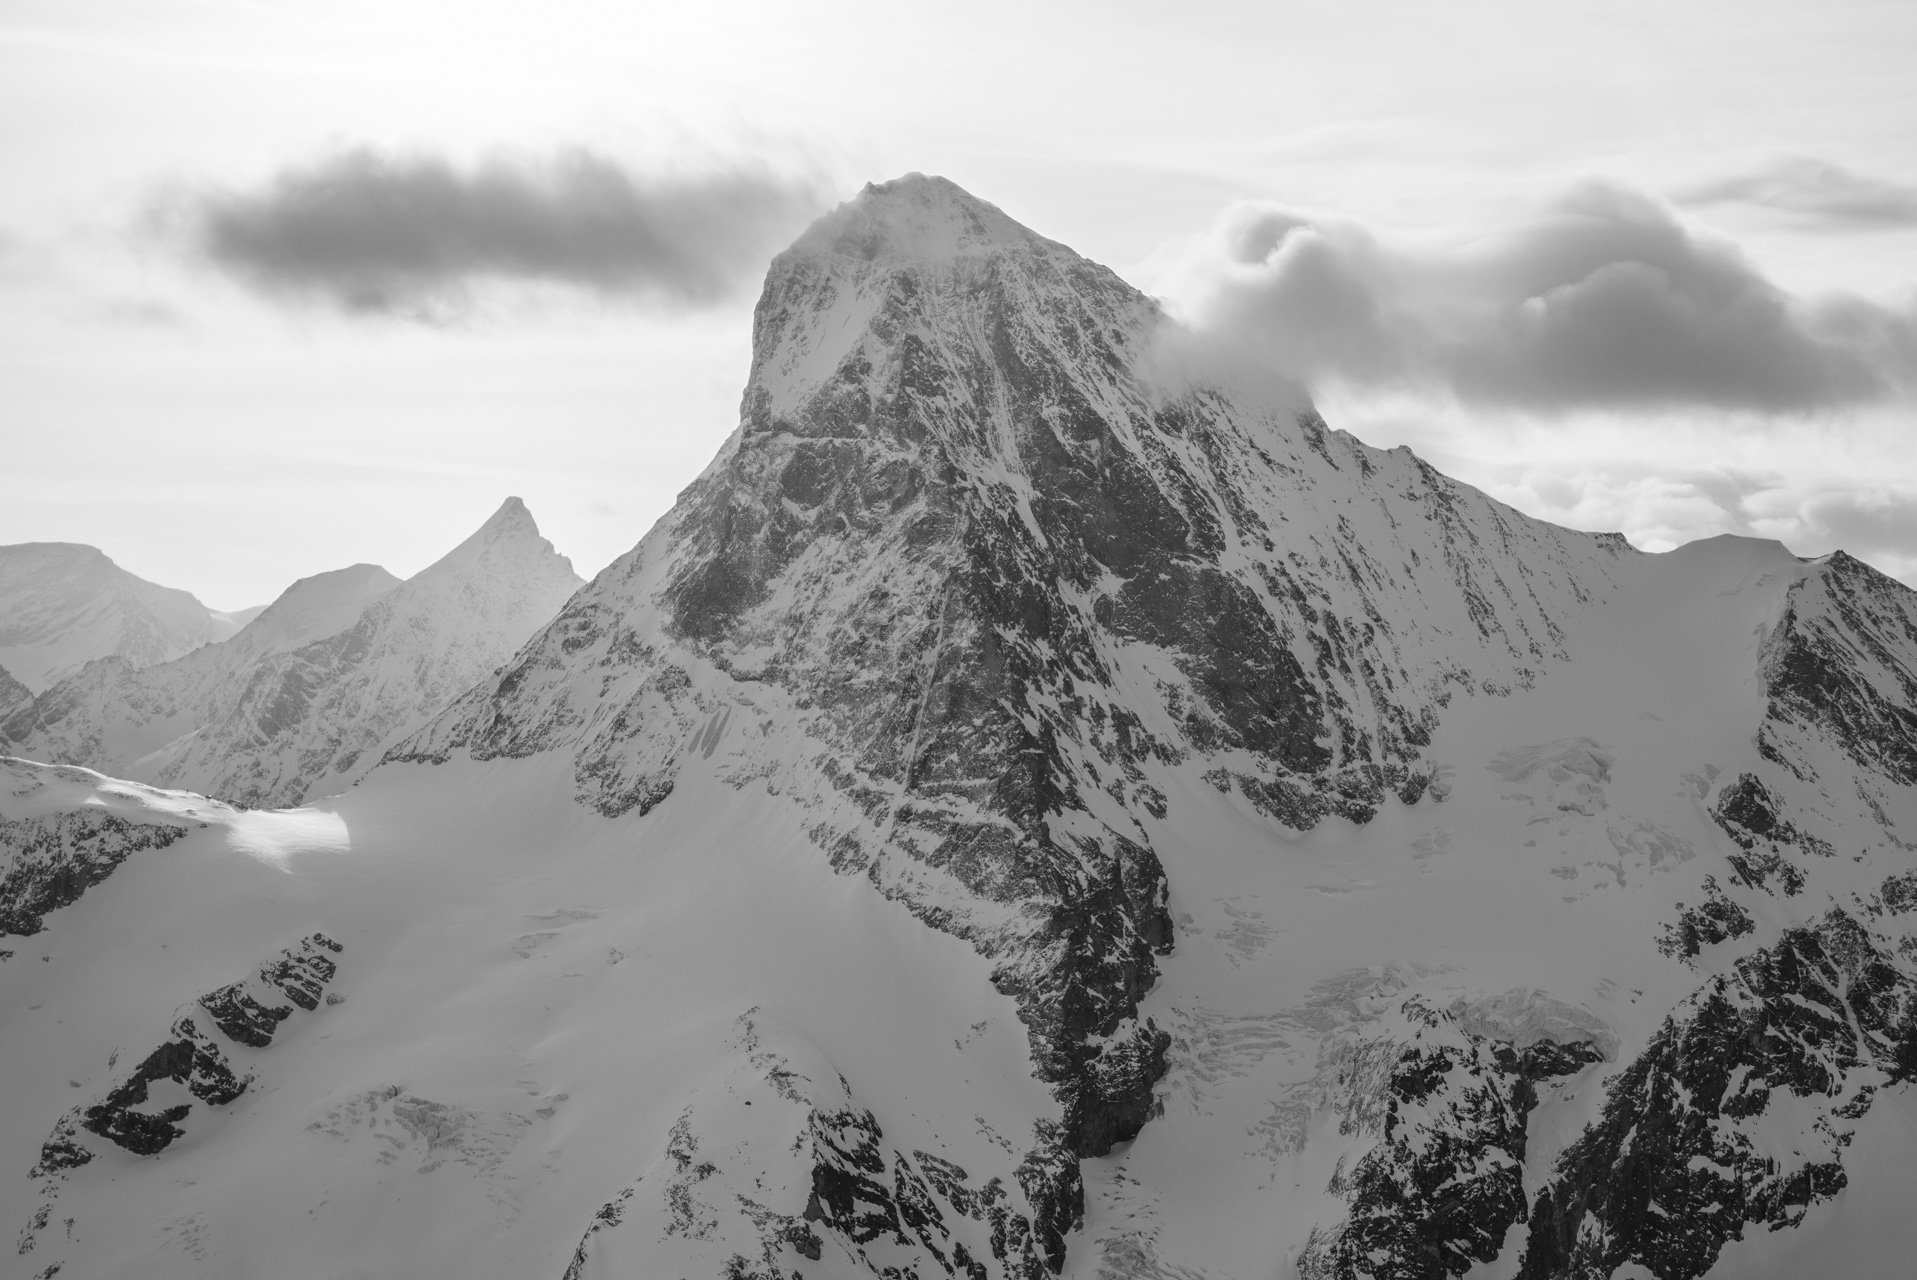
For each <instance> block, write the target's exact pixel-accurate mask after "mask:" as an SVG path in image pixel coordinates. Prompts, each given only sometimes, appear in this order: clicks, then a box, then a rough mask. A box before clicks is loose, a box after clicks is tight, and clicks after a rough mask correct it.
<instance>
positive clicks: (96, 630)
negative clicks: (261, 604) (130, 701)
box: [0, 542, 232, 692]
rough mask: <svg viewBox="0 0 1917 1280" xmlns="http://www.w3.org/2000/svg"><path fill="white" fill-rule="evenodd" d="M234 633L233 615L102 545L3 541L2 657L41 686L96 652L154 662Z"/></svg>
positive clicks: (31, 684) (18, 675)
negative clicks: (135, 568)
mask: <svg viewBox="0 0 1917 1280" xmlns="http://www.w3.org/2000/svg"><path fill="white" fill-rule="evenodd" d="M231 634H232V630H231V623H230V619H229V617H228V615H218V616H217V617H216V615H214V614H213V613H212V612H211V611H210V610H209V609H207V607H206V606H205V605H203V604H201V603H200V602H199V601H198V600H197V599H195V598H194V597H193V595H192V594H191V593H190V592H186V591H180V590H177V589H175V588H171V587H162V586H158V585H156V584H154V583H151V582H148V581H146V580H145V579H144V578H139V577H136V576H134V575H133V574H131V573H128V572H127V571H126V570H125V569H122V568H121V567H120V566H119V565H117V564H115V563H114V562H113V560H112V559H111V558H110V557H109V556H108V555H107V554H106V553H105V552H103V551H101V550H100V549H99V548H98V547H89V546H85V545H82V544H80V543H76V542H23V543H18V544H15V545H13V546H6V547H0V665H4V666H5V667H6V668H7V670H9V671H10V672H12V673H13V676H14V678H15V679H17V680H19V682H20V683H21V684H23V685H25V686H26V687H27V688H29V689H32V690H34V691H36V692H38V691H40V690H42V689H45V688H47V687H49V686H50V685H52V684H55V683H56V682H58V681H59V680H61V679H62V678H64V677H65V676H67V675H70V674H72V673H74V672H76V671H78V670H79V669H80V668H81V667H83V666H85V665H86V664H87V663H88V662H91V661H92V660H93V659H95V658H106V657H120V658H125V659H126V660H127V661H128V662H130V663H132V664H133V665H134V666H136V667H144V666H150V665H152V664H154V663H157V662H166V661H168V660H170V659H172V658H177V657H179V656H180V655H181V654H184V653H188V652H190V651H192V650H193V649H195V648H197V647H199V646H200V645H202V644H205V643H207V642H208V641H211V640H218V639H223V638H224V637H225V636H228V635H231Z"/></svg>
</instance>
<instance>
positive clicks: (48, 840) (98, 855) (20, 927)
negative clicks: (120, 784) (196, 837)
mask: <svg viewBox="0 0 1917 1280" xmlns="http://www.w3.org/2000/svg"><path fill="white" fill-rule="evenodd" d="M186 832H187V829H186V828H185V827H184V826H173V825H171V824H165V823H139V822H129V821H128V820H127V819H125V818H122V817H119V816H117V815H115V814H112V813H108V812H106V811H105V810H102V809H94V808H86V809H77V810H73V811H71V812H67V813H58V814H51V815H48V816H47V817H44V818H23V819H17V820H9V819H6V818H0V853H4V854H6V855H8V862H7V867H6V872H5V874H4V875H0V936H4V935H6V934H34V933H38V932H40V929H41V927H42V922H43V920H44V917H45V916H46V914H47V912H49V911H57V910H58V909H59V908H61V907H65V906H70V905H71V904H72V903H74V902H76V901H78V900H79V898H80V895H81V894H83V893H85V892H86V891H87V890H88V889H90V888H92V887H93V886H94V885H96V884H99V883H100V882H101V881H102V880H105V879H106V878H107V877H108V876H109V875H112V874H113V869H114V868H115V867H117V866H119V865H120V864H121V863H122V862H124V861H126V859H127V858H128V857H129V856H131V855H132V854H134V853H137V852H138V851H140V850H142V849H164V848H165V847H166V846H168V845H170V844H172V843H173V842H174V841H175V840H178V839H179V838H180V837H181V836H183V835H185V834H186Z"/></svg>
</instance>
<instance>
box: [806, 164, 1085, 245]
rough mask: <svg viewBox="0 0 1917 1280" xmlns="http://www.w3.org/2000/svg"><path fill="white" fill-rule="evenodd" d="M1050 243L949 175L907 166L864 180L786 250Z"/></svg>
mask: <svg viewBox="0 0 1917 1280" xmlns="http://www.w3.org/2000/svg"><path fill="white" fill-rule="evenodd" d="M1050 243H1051V242H1050V241H1046V240H1044V239H1042V238H1041V237H1040V236H1038V235H1037V234H1036V233H1035V232H1033V231H1031V230H1029V229H1027V228H1026V227H1024V226H1021V225H1020V224H1019V223H1017V222H1015V221H1013V220H1012V219H1011V218H1009V217H1007V216H1006V215H1005V213H1004V211H1002V210H1001V209H999V207H998V206H997V205H994V204H989V203H987V202H986V201H984V200H981V199H979V198H978V197H977V196H974V195H972V194H971V193H970V192H968V191H966V190H965V189H964V188H963V187H961V186H959V185H958V184H957V183H955V182H953V181H951V180H950V179H949V178H940V177H936V176H933V177H928V176H926V175H925V174H922V173H908V174H906V175H905V176H903V177H900V178H894V179H892V181H890V182H874V183H868V184H866V187H865V189H864V190H862V191H861V192H859V194H858V195H857V196H855V197H853V198H852V199H851V200H848V201H847V202H846V203H844V204H842V205H840V206H839V207H838V208H837V209H834V210H833V211H831V212H830V213H827V214H826V215H825V216H823V217H821V218H820V219H819V220H818V221H817V222H815V223H813V225H812V227H811V228H810V229H809V230H808V231H806V232H805V234H803V235H802V236H800V237H799V239H798V241H797V242H796V243H795V244H794V245H793V246H792V248H791V249H790V250H789V251H788V252H789V253H793V254H836V255H843V256H846V257H853V258H861V259H866V260H877V259H887V260H890V261H893V262H935V261H941V260H945V259H950V258H955V257H958V256H960V255H968V254H969V255H980V254H984V253H988V252H990V251H992V250H993V249H996V248H1004V247H1007V246H1019V247H1025V246H1030V245H1035V244H1050Z"/></svg>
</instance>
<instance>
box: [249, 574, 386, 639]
mask: <svg viewBox="0 0 1917 1280" xmlns="http://www.w3.org/2000/svg"><path fill="white" fill-rule="evenodd" d="M399 583H400V579H398V578H396V577H394V576H393V575H392V574H390V573H388V572H387V571H386V570H385V569H383V568H381V567H380V566H379V565H376V564H355V565H349V566H347V567H346V568H344V569H330V570H328V571H327V572H325V573H316V574H313V575H312V576H311V577H307V578H301V579H299V580H298V581H297V582H295V583H294V584H293V585H292V586H290V587H288V588H287V589H286V590H284V591H282V592H281V593H280V594H279V598H278V599H276V600H274V601H273V603H272V604H270V605H268V606H266V608H265V609H263V610H261V612H260V614H259V616H258V617H256V618H254V619H253V621H251V622H249V623H247V625H246V626H245V628H244V629H243V630H242V631H241V632H240V634H239V636H238V637H236V640H237V641H238V644H237V645H236V646H235V648H236V650H240V651H244V652H246V653H249V654H261V653H281V652H285V651H286V650H289V649H297V648H299V647H300V646H301V645H304V644H310V643H312V642H313V641H315V640H320V639H323V638H325V637H326V636H330V635H333V634H335V633H336V632H339V631H344V630H345V629H346V628H347V627H350V626H352V625H353V622H354V621H355V620H356V619H357V618H358V617H359V615H360V613H361V611H362V610H364V609H365V608H366V606H367V605H369V604H371V603H373V601H375V600H377V599H379V598H380V597H381V596H383V595H385V594H386V593H387V592H388V591H391V590H392V589H393V588H394V587H396V586H398V585H399Z"/></svg>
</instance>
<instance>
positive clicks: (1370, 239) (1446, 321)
mask: <svg viewBox="0 0 1917 1280" xmlns="http://www.w3.org/2000/svg"><path fill="white" fill-rule="evenodd" d="M1147 271H1148V273H1149V275H1150V277H1151V278H1150V281H1149V283H1150V284H1152V285H1153V286H1154V287H1155V288H1156V289H1157V290H1158V291H1159V292H1161V293H1166V294H1169V295H1170V296H1171V298H1172V299H1173V301H1174V304H1175V305H1176V306H1177V308H1178V309H1179V310H1181V311H1182V312H1183V313H1184V314H1185V315H1186V316H1187V317H1188V318H1189V319H1190V320H1191V321H1192V323H1193V326H1194V328H1195V330H1196V332H1197V333H1198V334H1199V335H1200V336H1201V338H1203V339H1205V340H1209V341H1212V342H1214V343H1217V344H1219V345H1221V346H1224V347H1228V348H1230V349H1232V350H1233V351H1234V352H1236V353H1237V354H1238V355H1239V356H1240V357H1242V358H1245V359H1248V360H1250V361H1252V362H1258V363H1264V364H1268V365H1272V366H1275V367H1277V368H1278V369H1280V370H1281V371H1283V372H1285V373H1287V374H1290V375H1292V376H1295V377H1298V378H1301V379H1302V380H1304V381H1305V382H1306V383H1307V384H1308V385H1312V386H1314V387H1319V388H1322V387H1324V386H1325V385H1327V384H1340V385H1346V386H1356V387H1361V388H1374V389H1380V390H1385V389H1389V390H1396V391H1410V392H1414V393H1434V392H1435V393H1441V394H1444V395H1446V396H1449V397H1454V398H1455V399H1456V400H1457V401H1458V402H1460V403H1464V404H1476V405H1482V406H1496V407H1500V408H1511V409H1517V410H1522V411H1525V412H1530V413H1543V414H1557V413H1564V412H1572V411H1580V410H1591V409H1598V410H1613V409H1630V410H1645V409H1670V408H1680V409H1699V408H1707V409H1722V410H1734V411H1755V412H1758V413H1766V414H1797V413H1803V412H1807V411H1813V410H1822V409H1829V408H1833V407H1838V406H1849V405H1859V404H1865V403H1870V402H1877V401H1883V400H1886V399H1890V398H1894V397H1899V396H1904V395H1908V394H1910V393H1911V391H1912V390H1913V385H1914V384H1917V316H1914V315H1913V314H1912V313H1911V312H1910V311H1907V310H1899V309H1897V308H1894V307H1889V306H1886V305H1884V304H1881V303H1878V302H1874V301H1872V300H1869V299H1865V298H1861V297H1856V296H1851V295H1832V296H1825V297H1819V298H1805V297H1799V296H1796V295H1794V294H1792V293H1790V292H1789V291H1787V290H1785V289H1783V288H1782V287H1780V286H1778V285H1777V284H1775V283H1773V282H1772V281H1771V280H1769V279H1768V278H1767V277H1766V276H1765V275H1764V274H1763V273H1762V272H1761V271H1760V270H1759V269H1758V267H1757V266H1756V265H1755V264H1754V263H1752V262H1751V261H1750V260H1749V259H1748V258H1747V257H1746V256H1745V255H1744V254H1743V253H1741V252H1740V251H1739V249H1738V248H1737V246H1736V245H1734V244H1732V243H1730V242H1729V241H1727V240H1724V239H1721V238H1719V237H1716V236H1713V235H1710V234H1708V233H1706V232H1704V231H1702V230H1700V229H1699V228H1697V227H1694V226H1692V225H1690V224H1688V223H1687V222H1685V221H1684V220H1683V219H1681V218H1679V217H1678V216H1677V215H1676V214H1675V213H1674V212H1673V211H1672V210H1671V209H1670V208H1669V207H1668V206H1667V205H1665V204H1663V203H1661V202H1659V201H1656V200H1654V199H1652V198H1650V197H1648V196H1645V195H1643V194H1641V193H1637V192H1634V191H1631V190H1628V189H1625V188H1622V187H1619V186H1615V185H1611V184H1606V183H1595V182H1593V183H1587V184H1584V185H1581V186H1578V187H1576V188H1574V189H1572V190H1569V191H1567V192H1565V193H1563V194H1562V195H1560V196H1559V197H1558V198H1556V199H1554V200H1552V201H1549V202H1548V203H1545V204H1543V205H1542V206H1540V207H1538V208H1537V209H1535V210H1534V211H1533V212H1532V213H1531V214H1530V215H1528V216H1526V217H1524V218H1520V219H1517V220H1515V221H1512V222H1509V223H1506V224H1503V225H1500V226H1496V227H1491V228H1485V229H1482V230H1480V231H1478V232H1475V233H1473V234H1470V235H1462V236H1457V237H1454V238H1452V239H1449V240H1447V241H1444V242H1442V243H1439V242H1435V241H1431V240H1423V241H1414V240H1411V239H1408V238H1399V237H1391V236H1387V235H1384V234H1381V233H1378V232H1375V231H1373V230H1371V229H1369V228H1366V227H1364V226H1362V225H1359V224H1357V223H1354V222H1350V221H1346V220H1341V219H1335V218H1325V217H1318V216H1314V215H1311V214H1307V213H1304V212H1301V211H1298V210H1293V209H1287V208H1282V207H1278V206H1273V205H1263V204H1242V205H1238V206H1234V207H1233V208H1231V209H1229V210H1228V211H1227V212H1226V213H1225V214H1224V215H1223V216H1222V217H1221V218H1220V219H1219V221H1218V222H1217V223H1216V224H1215V225H1214V226H1213V227H1212V228H1211V229H1210V230H1209V231H1208V232H1206V233H1204V234H1202V235H1200V236H1198V237H1195V238H1193V239H1191V240H1188V241H1185V242H1182V243H1180V244H1178V245H1176V246H1172V247H1170V248H1168V249H1167V250H1165V251H1163V252H1162V253H1161V254H1160V255H1159V256H1158V257H1157V258H1156V259H1154V260H1153V261H1152V262H1151V263H1149V264H1148V266H1147Z"/></svg>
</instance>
